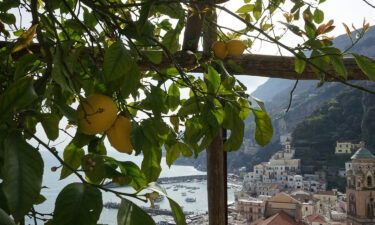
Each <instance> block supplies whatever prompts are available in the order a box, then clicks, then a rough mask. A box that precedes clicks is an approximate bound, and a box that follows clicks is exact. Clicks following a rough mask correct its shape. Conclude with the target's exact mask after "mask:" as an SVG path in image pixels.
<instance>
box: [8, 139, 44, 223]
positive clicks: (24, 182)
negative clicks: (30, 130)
mask: <svg viewBox="0 0 375 225" xmlns="http://www.w3.org/2000/svg"><path fill="white" fill-rule="evenodd" d="M43 166H44V165H43V159H42V157H41V156H40V153H39V152H38V151H37V150H36V149H34V148H33V147H32V146H31V145H29V144H28V143H27V142H26V141H25V140H24V139H23V138H22V137H21V136H20V135H19V134H17V133H9V134H8V136H7V138H6V139H5V141H4V165H3V169H2V171H3V176H4V178H3V180H4V182H3V191H4V195H5V197H6V199H7V202H8V206H9V210H10V212H11V214H12V216H13V218H14V219H15V221H16V222H19V221H21V220H22V218H23V217H24V216H25V215H26V214H27V212H28V211H29V210H30V208H31V206H32V205H33V204H34V203H35V202H36V201H37V199H38V197H39V193H40V190H41V187H42V178H43Z"/></svg>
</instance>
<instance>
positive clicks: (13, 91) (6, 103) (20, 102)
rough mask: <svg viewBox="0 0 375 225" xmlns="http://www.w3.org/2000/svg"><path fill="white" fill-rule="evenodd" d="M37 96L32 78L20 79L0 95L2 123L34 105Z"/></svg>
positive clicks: (0, 120)
mask: <svg viewBox="0 0 375 225" xmlns="http://www.w3.org/2000/svg"><path fill="white" fill-rule="evenodd" d="M36 98H37V95H36V93H35V90H34V86H33V79H32V78H31V77H23V78H21V79H18V80H17V81H15V82H14V83H12V84H11V85H9V87H8V88H7V89H6V90H5V92H4V93H3V94H1V95H0V112H1V113H0V122H2V121H3V120H4V119H6V118H8V117H9V116H10V115H11V114H12V113H14V112H17V111H18V110H20V109H23V108H25V107H26V106H28V105H30V104H32V103H33V101H34V100H35V99H36Z"/></svg>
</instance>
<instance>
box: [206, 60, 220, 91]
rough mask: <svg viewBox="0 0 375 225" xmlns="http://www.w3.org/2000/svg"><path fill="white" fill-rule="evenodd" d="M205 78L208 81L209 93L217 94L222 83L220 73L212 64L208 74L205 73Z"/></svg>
mask: <svg viewBox="0 0 375 225" xmlns="http://www.w3.org/2000/svg"><path fill="white" fill-rule="evenodd" d="M204 78H206V80H207V81H208V91H209V93H211V94H216V93H217V91H218V90H219V87H220V83H221V80H220V75H219V73H218V72H217V71H216V70H215V69H214V68H213V67H212V66H209V67H208V72H207V74H204Z"/></svg>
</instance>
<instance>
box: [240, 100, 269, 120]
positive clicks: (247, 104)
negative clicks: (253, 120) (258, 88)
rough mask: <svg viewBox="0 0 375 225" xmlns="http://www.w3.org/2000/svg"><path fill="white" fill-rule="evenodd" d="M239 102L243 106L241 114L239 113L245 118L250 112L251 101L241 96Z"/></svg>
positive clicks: (241, 117)
mask: <svg viewBox="0 0 375 225" xmlns="http://www.w3.org/2000/svg"><path fill="white" fill-rule="evenodd" d="M258 100H259V99H258ZM259 103H263V102H262V101H260V100H259ZM238 104H239V105H240V106H241V111H240V115H239V116H240V119H242V120H244V119H246V118H247V117H248V116H249V114H250V102H249V101H248V100H246V99H244V98H239V99H238ZM258 105H259V104H258ZM263 105H264V103H263ZM260 107H261V106H260Z"/></svg>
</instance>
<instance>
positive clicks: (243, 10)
mask: <svg viewBox="0 0 375 225" xmlns="http://www.w3.org/2000/svg"><path fill="white" fill-rule="evenodd" d="M253 10H254V5H253V4H246V5H243V6H241V8H239V9H237V11H236V13H249V12H252V11H253Z"/></svg>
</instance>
